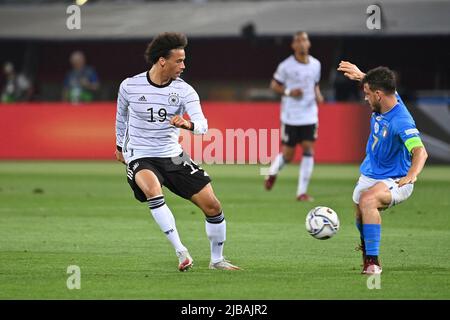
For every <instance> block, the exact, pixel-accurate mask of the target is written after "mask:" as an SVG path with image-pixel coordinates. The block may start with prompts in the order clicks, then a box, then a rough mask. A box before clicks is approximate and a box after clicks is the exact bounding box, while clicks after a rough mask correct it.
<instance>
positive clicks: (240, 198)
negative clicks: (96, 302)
mask: <svg viewBox="0 0 450 320" xmlns="http://www.w3.org/2000/svg"><path fill="white" fill-rule="evenodd" d="M204 167H205V169H206V170H207V171H208V172H209V174H210V175H211V176H212V178H213V186H214V189H215V191H216V194H217V195H218V197H219V199H220V200H221V202H222V204H223V207H224V212H225V215H226V217H227V221H228V222H227V223H228V224H227V228H228V237H227V242H226V246H225V255H226V256H227V257H228V258H229V259H231V260H232V261H233V262H234V263H236V264H237V265H239V266H241V267H242V268H244V269H245V270H243V271H240V272H223V271H218V270H209V269H208V263H209V242H208V240H207V239H206V235H205V231H204V218H203V214H202V213H201V212H200V210H199V209H197V208H196V207H195V206H194V205H193V204H191V203H190V202H188V201H186V200H183V199H181V198H178V197H176V196H174V195H172V194H171V193H170V192H169V191H166V201H167V203H168V205H169V206H170V208H171V209H172V211H173V212H174V215H175V217H176V219H177V227H178V230H179V232H180V235H181V237H182V240H183V242H184V244H185V245H186V246H187V247H188V248H189V250H190V252H191V254H192V256H193V258H194V261H195V265H194V268H193V270H191V271H190V272H186V273H180V272H178V271H177V269H176V266H177V259H176V257H175V255H174V252H173V251H172V248H171V247H170V244H169V242H168V241H167V240H166V239H165V236H164V234H162V232H161V231H160V230H159V228H158V226H157V225H156V223H155V222H154V221H153V219H152V217H151V215H150V213H149V209H148V207H147V206H146V204H141V203H138V202H137V201H135V200H134V198H133V196H132V193H131V190H130V189H129V187H128V184H127V182H126V180H125V172H124V170H125V168H124V167H123V166H121V165H120V164H118V163H114V162H0V298H1V299H122V298H125V299H449V298H450V167H445V166H428V167H426V168H425V170H424V172H423V174H422V175H421V176H420V177H419V181H418V183H417V184H416V186H415V190H414V193H413V195H412V197H411V198H410V199H409V200H408V201H406V202H405V203H403V204H401V205H399V206H396V207H394V208H392V209H390V210H388V211H386V212H385V213H383V228H382V243H381V259H382V263H383V275H382V276H381V289H379V290H377V289H373V290H369V289H368V288H367V285H366V279H367V278H366V277H365V276H362V275H361V274H360V270H361V269H360V263H361V258H360V253H359V252H356V251H355V250H354V248H355V247H356V246H357V244H358V233H357V230H356V228H355V226H354V221H353V207H352V200H351V195H352V191H353V187H354V184H355V181H356V179H357V177H358V168H357V166H354V165H342V166H337V165H317V166H316V168H315V172H314V174H313V179H312V182H311V185H310V193H311V194H312V195H313V196H315V198H316V200H315V202H314V203H312V204H311V203H307V204H305V203H299V202H296V201H295V189H296V184H297V171H298V167H297V166H294V165H290V166H287V167H286V169H285V170H284V171H283V172H282V173H281V174H280V176H279V180H278V181H277V184H276V185H275V187H274V189H273V190H272V191H271V192H266V191H265V190H264V189H263V186H262V181H263V177H262V176H260V175H259V169H260V167H259V166H256V165H255V166H243V165H240V166H237V165H228V166H225V165H212V166H204ZM318 205H325V206H329V207H332V208H333V209H335V210H336V212H337V213H338V214H339V217H340V220H341V230H340V231H339V233H338V234H337V235H336V236H335V237H334V238H332V239H330V240H326V241H319V240H316V239H313V238H312V237H311V236H309V235H308V234H307V233H306V231H305V228H304V220H305V215H306V213H307V212H308V210H309V209H311V208H312V207H313V206H318ZM69 265H77V266H79V267H80V269H81V289H79V290H76V289H75V290H69V289H67V287H66V280H67V277H68V276H69V275H68V274H67V273H66V271H67V267H68V266H69Z"/></svg>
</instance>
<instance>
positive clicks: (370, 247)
mask: <svg viewBox="0 0 450 320" xmlns="http://www.w3.org/2000/svg"><path fill="white" fill-rule="evenodd" d="M362 228H363V234H364V243H365V245H366V255H368V256H378V253H379V251H380V240H381V224H363V226H362Z"/></svg>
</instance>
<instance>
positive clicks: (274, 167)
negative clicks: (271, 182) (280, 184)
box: [269, 153, 285, 176]
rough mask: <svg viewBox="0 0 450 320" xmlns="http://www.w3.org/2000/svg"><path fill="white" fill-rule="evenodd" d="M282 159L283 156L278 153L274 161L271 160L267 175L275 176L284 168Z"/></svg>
mask: <svg viewBox="0 0 450 320" xmlns="http://www.w3.org/2000/svg"><path fill="white" fill-rule="evenodd" d="M284 164H285V162H284V158H283V154H282V153H279V154H278V155H277V156H276V158H275V160H273V162H272V164H271V165H270V169H269V175H271V176H274V175H277V174H278V172H279V171H280V170H281V169H282V168H283V167H284Z"/></svg>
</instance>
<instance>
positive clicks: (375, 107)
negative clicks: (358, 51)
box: [337, 61, 428, 275]
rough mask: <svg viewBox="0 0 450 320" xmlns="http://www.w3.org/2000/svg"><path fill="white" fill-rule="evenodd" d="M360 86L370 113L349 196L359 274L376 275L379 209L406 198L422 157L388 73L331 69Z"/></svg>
mask: <svg viewBox="0 0 450 320" xmlns="http://www.w3.org/2000/svg"><path fill="white" fill-rule="evenodd" d="M337 70H338V71H341V72H343V73H344V75H345V76H346V77H347V78H349V79H351V80H356V81H360V82H361V83H362V85H363V88H364V94H365V100H366V101H367V102H368V104H369V105H370V108H371V109H372V111H373V113H372V116H371V119H370V136H369V140H368V141H367V146H366V157H365V158H364V161H363V163H362V164H361V167H360V171H361V176H360V177H359V180H358V182H357V184H356V187H355V190H354V192H353V201H354V202H355V204H356V226H357V228H358V230H359V233H360V236H361V250H362V252H363V260H364V267H363V271H362V273H363V274H369V275H372V274H381V271H382V269H381V264H380V261H379V259H378V254H379V249H380V240H381V216H380V210H384V209H386V208H390V207H392V206H394V205H397V204H399V203H401V202H403V201H405V200H406V199H408V198H409V197H410V196H411V194H412V192H413V186H414V183H415V182H416V180H417V176H418V175H419V173H420V172H421V171H422V169H423V166H424V164H425V161H426V159H427V157H428V155H427V152H426V150H425V147H424V146H423V143H422V141H421V139H420V134H419V131H418V130H417V128H416V124H415V122H414V119H413V118H412V116H411V114H410V113H409V111H408V109H407V108H406V106H405V104H404V103H403V101H402V99H401V98H400V96H399V95H398V93H397V92H396V89H395V78H394V73H393V72H392V71H391V70H389V69H388V68H386V67H378V68H375V69H372V70H370V71H368V72H367V74H364V73H363V72H361V70H359V68H358V67H357V66H356V65H354V64H352V63H350V62H348V61H341V63H340V64H339V67H338V69H337Z"/></svg>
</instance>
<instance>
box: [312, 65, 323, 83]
mask: <svg viewBox="0 0 450 320" xmlns="http://www.w3.org/2000/svg"><path fill="white" fill-rule="evenodd" d="M318 65H319V67H318V68H317V74H316V77H315V78H314V82H315V84H319V82H320V73H321V72H322V71H321V70H322V66H321V64H320V62H318Z"/></svg>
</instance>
